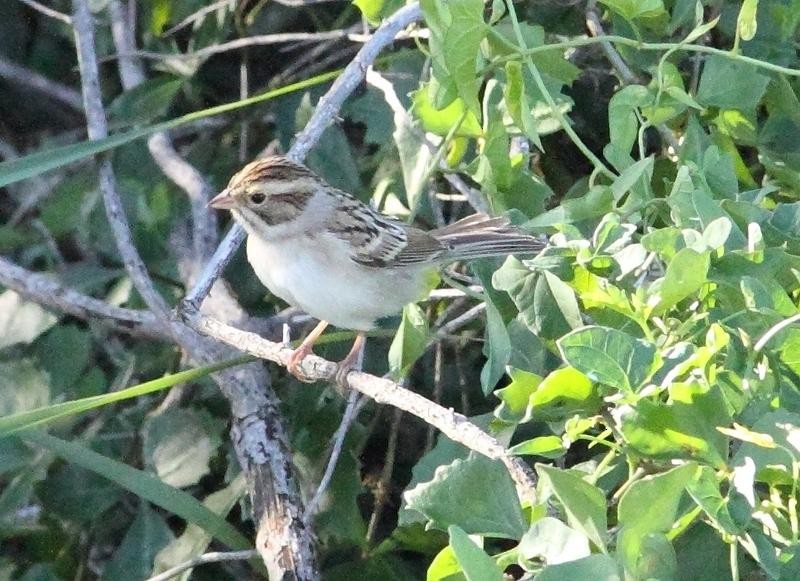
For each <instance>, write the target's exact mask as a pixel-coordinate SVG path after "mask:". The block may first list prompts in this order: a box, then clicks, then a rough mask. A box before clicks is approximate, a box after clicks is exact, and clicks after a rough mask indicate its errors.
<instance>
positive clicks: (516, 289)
mask: <svg viewBox="0 0 800 581" xmlns="http://www.w3.org/2000/svg"><path fill="white" fill-rule="evenodd" d="M492 285H493V286H494V288H496V289H497V290H502V291H506V292H507V293H508V294H509V296H510V297H511V300H513V301H514V304H515V305H516V307H517V309H518V310H519V312H520V315H521V316H522V320H523V321H524V322H525V324H526V325H527V326H528V327H529V328H530V329H531V330H532V331H533V332H534V333H536V334H537V335H540V336H542V337H544V338H548V339H555V338H557V337H561V336H562V335H563V334H564V333H567V332H569V331H571V330H572V329H575V328H577V327H579V326H581V325H582V324H583V321H582V319H581V312H580V307H579V306H578V301H577V298H576V297H575V292H574V291H573V290H572V289H571V288H570V287H569V285H567V283H565V282H563V281H562V280H561V279H559V278H558V277H557V276H555V275H554V274H552V273H550V272H548V271H542V272H535V271H532V270H531V269H530V268H528V267H527V266H525V265H524V264H523V263H522V262H520V261H519V260H517V259H516V258H514V257H509V258H508V259H506V261H505V263H503V266H502V267H500V268H499V269H498V270H497V271H496V272H495V274H494V276H493V277H492Z"/></svg>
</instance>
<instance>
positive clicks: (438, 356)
mask: <svg viewBox="0 0 800 581" xmlns="http://www.w3.org/2000/svg"><path fill="white" fill-rule="evenodd" d="M443 366H444V345H443V344H442V342H441V341H437V342H436V345H435V346H434V351H433V401H434V402H435V403H439V404H440V403H442V393H443V390H444V383H443V382H442V367H443ZM435 438H436V431H435V429H434V427H433V426H428V433H427V434H426V436H425V451H426V452H427V451H429V450H430V449H431V448H433V444H434V440H435Z"/></svg>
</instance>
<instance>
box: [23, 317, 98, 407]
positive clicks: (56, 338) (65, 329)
mask: <svg viewBox="0 0 800 581" xmlns="http://www.w3.org/2000/svg"><path fill="white" fill-rule="evenodd" d="M36 350H37V352H38V353H39V361H41V366H42V367H43V368H44V370H45V371H47V372H48V373H49V374H50V378H51V382H50V383H51V386H52V389H53V393H54V394H61V393H64V392H66V391H68V390H70V389H72V388H73V387H74V385H75V383H76V382H77V381H78V379H79V378H80V376H81V374H82V373H83V370H84V369H86V365H87V364H88V363H89V358H90V355H91V337H90V336H89V332H88V331H86V330H85V329H82V328H80V327H78V326H77V325H59V326H58V327H55V328H54V329H51V330H50V331H49V332H48V333H47V334H46V335H44V336H43V337H42V338H41V339H40V340H39V341H38V342H37V344H36Z"/></svg>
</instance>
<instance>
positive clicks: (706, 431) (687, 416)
mask: <svg viewBox="0 0 800 581" xmlns="http://www.w3.org/2000/svg"><path fill="white" fill-rule="evenodd" d="M670 396H671V399H672V401H671V402H670V403H666V404H665V403H654V402H652V401H650V400H641V401H639V402H637V404H636V406H635V407H634V408H633V409H632V410H631V411H630V413H627V414H625V415H623V416H622V425H621V428H620V429H621V431H622V435H623V436H624V437H625V440H626V441H627V442H628V444H629V445H630V446H631V448H632V449H633V450H636V451H637V452H638V453H640V454H644V455H646V456H648V457H650V458H654V459H660V460H671V459H674V458H699V459H703V460H705V461H706V462H709V463H710V464H712V465H713V466H714V467H716V468H718V469H720V468H722V467H724V466H725V465H726V461H725V459H726V457H727V449H728V448H727V447H728V439H727V438H726V437H725V436H724V435H723V434H721V433H720V432H719V431H718V430H717V429H716V428H717V426H726V425H728V424H730V416H729V415H728V412H727V408H726V404H725V400H724V399H723V397H722V394H721V392H720V389H719V387H716V386H714V387H711V388H705V387H703V386H700V385H698V384H694V383H672V385H670Z"/></svg>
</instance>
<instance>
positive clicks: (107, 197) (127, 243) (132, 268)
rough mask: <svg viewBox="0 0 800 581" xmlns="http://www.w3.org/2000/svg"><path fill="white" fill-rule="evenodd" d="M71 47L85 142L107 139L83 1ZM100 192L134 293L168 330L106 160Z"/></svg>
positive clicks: (78, 7) (78, 8)
mask: <svg viewBox="0 0 800 581" xmlns="http://www.w3.org/2000/svg"><path fill="white" fill-rule="evenodd" d="M74 7H75V14H74V16H73V19H72V20H73V26H74V29H75V46H76V47H77V50H78V64H79V67H80V73H81V86H82V89H83V106H84V109H85V111H86V125H87V131H88V133H89V139H102V138H104V137H107V136H108V124H107V122H106V114H105V111H104V110H103V101H102V98H101V95H100V79H99V74H98V69H97V56H96V53H95V48H94V23H93V20H92V14H91V12H90V11H89V6H88V4H87V2H86V0H74ZM99 165H100V167H99V174H100V190H101V192H102V193H103V201H104V203H105V207H106V216H107V217H108V222H109V224H110V225H111V229H112V231H113V232H114V238H115V239H116V241H117V248H118V250H119V252H120V255H121V256H122V260H123V262H124V263H125V268H126V270H127V271H128V274H129V275H130V277H131V279H132V280H133V284H134V286H135V287H136V290H138V291H139V294H140V295H142V298H143V299H144V301H145V303H146V304H147V306H148V307H149V308H150V310H151V311H153V313H155V315H156V317H157V318H158V319H159V320H160V321H162V322H163V323H162V324H163V325H164V326H165V328H168V324H167V322H166V321H168V320H169V308H168V307H167V304H166V302H165V301H164V298H163V297H162V296H161V295H159V294H158V292H157V291H156V289H155V287H154V286H153V281H152V280H150V275H149V274H148V273H147V268H146V267H145V265H144V262H143V261H142V259H141V257H140V256H139V253H138V252H137V251H136V247H135V246H134V244H133V238H132V237H131V232H130V227H129V225H128V219H127V217H126V216H125V211H124V209H123V207H122V202H121V200H120V198H119V194H118V193H117V185H116V180H115V178H114V171H113V169H112V167H111V161H110V160H109V159H108V158H105V159H102V160H101V161H100V164H99Z"/></svg>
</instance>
